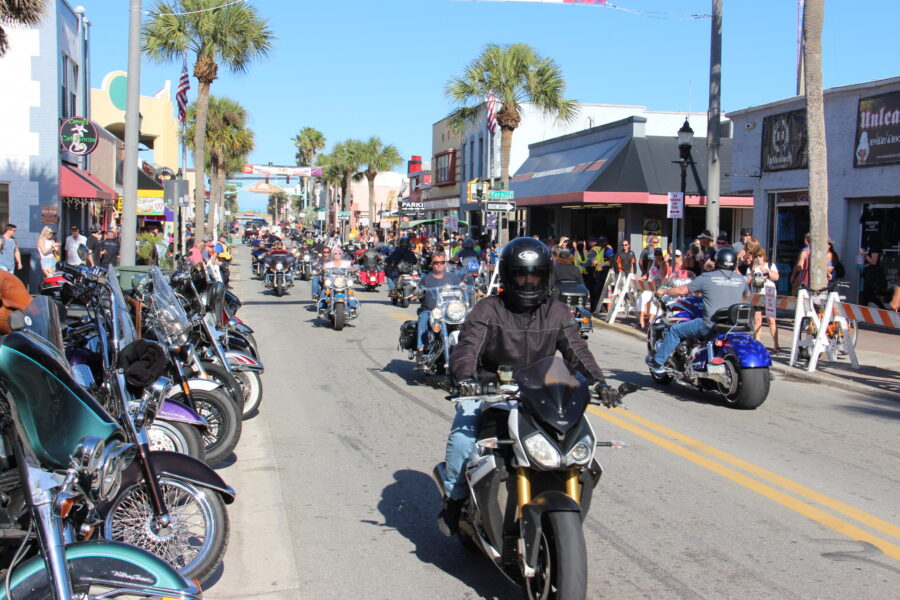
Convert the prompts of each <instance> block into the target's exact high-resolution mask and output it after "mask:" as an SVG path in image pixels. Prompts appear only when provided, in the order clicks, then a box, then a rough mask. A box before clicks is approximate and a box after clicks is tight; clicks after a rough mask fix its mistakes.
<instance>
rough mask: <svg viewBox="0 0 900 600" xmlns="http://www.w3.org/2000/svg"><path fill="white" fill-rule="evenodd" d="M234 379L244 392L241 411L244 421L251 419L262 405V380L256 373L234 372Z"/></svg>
mask: <svg viewBox="0 0 900 600" xmlns="http://www.w3.org/2000/svg"><path fill="white" fill-rule="evenodd" d="M234 378H235V379H237V381H238V383H239V384H241V389H242V390H243V392H244V408H243V410H242V411H241V412H242V416H243V418H244V419H248V418H250V417H252V416H253V415H254V414H255V413H256V411H257V410H258V409H259V405H260V404H261V403H262V393H263V384H262V378H260V376H259V373H257V372H256V371H235V372H234Z"/></svg>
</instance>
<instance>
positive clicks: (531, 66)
mask: <svg viewBox="0 0 900 600" xmlns="http://www.w3.org/2000/svg"><path fill="white" fill-rule="evenodd" d="M565 87H566V83H565V81H564V80H563V75H562V71H561V70H560V68H559V67H558V66H557V65H556V63H555V62H554V61H553V60H552V59H550V58H545V57H543V56H541V55H540V54H538V53H537V51H536V50H534V48H532V47H531V46H528V45H527V44H510V45H506V46H500V45H497V44H488V45H487V46H485V48H484V51H483V52H482V53H481V56H479V57H478V58H476V59H475V60H473V61H472V62H471V63H470V64H469V65H468V66H467V67H466V69H465V72H464V73H463V74H462V75H461V76H459V77H454V78H453V79H451V80H450V81H449V82H448V83H447V87H446V90H445V92H446V94H447V97H449V98H450V99H451V100H452V101H453V102H455V103H456V104H457V106H458V107H457V109H456V110H455V111H454V112H453V113H452V114H451V115H450V122H449V127H450V129H451V131H453V132H454V133H457V134H461V133H463V132H464V131H465V130H466V128H467V127H470V126H471V125H472V123H474V122H475V121H476V119H478V118H482V119H483V118H484V112H483V109H482V105H483V104H484V101H485V98H486V97H487V96H488V94H493V95H494V97H495V98H496V99H497V105H498V106H499V110H498V112H497V124H498V125H499V126H500V131H501V133H500V179H501V181H502V182H503V187H504V188H508V187H509V154H510V149H511V148H512V135H513V131H515V130H516V128H517V127H518V126H519V124H520V122H521V120H522V117H521V114H520V111H521V110H522V106H521V103H522V102H526V101H530V102H533V103H534V104H535V106H537V107H538V108H540V109H541V110H542V111H543V112H544V113H545V114H548V115H555V116H556V118H557V119H559V120H561V121H565V122H571V121H572V120H573V119H574V118H575V117H576V116H577V114H578V105H577V102H576V101H574V100H566V99H565V98H563V91H564V90H565Z"/></svg>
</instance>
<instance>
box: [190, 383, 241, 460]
mask: <svg viewBox="0 0 900 600" xmlns="http://www.w3.org/2000/svg"><path fill="white" fill-rule="evenodd" d="M191 395H192V396H193V397H194V403H195V404H196V406H197V414H199V415H200V416H201V417H203V418H204V419H206V421H207V422H208V423H209V425H208V426H207V428H206V433H204V434H203V445H204V447H205V448H206V464H208V465H209V466H211V467H212V466H215V465H217V464H219V463H220V462H222V461H223V460H225V459H226V458H227V457H228V456H229V455H230V454H231V451H232V450H234V449H235V447H236V446H237V444H238V440H240V439H241V412H240V410H238V407H237V404H235V403H234V401H233V400H232V399H231V398H227V397H226V396H225V394H224V393H222V392H219V391H218V390H191Z"/></svg>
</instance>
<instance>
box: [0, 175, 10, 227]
mask: <svg viewBox="0 0 900 600" xmlns="http://www.w3.org/2000/svg"><path fill="white" fill-rule="evenodd" d="M7 223H9V184H8V183H0V225H6V224H7Z"/></svg>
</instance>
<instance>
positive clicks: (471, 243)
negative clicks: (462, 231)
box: [453, 237, 479, 265]
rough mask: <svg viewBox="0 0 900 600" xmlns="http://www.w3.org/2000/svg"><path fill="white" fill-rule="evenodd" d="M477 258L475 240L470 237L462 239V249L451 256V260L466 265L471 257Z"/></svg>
mask: <svg viewBox="0 0 900 600" xmlns="http://www.w3.org/2000/svg"><path fill="white" fill-rule="evenodd" d="M473 258H474V259H475V260H478V259H479V256H478V251H477V250H475V240H473V239H472V238H470V237H467V238H466V239H464V240H463V243H462V250H460V251H459V252H457V253H456V256H454V257H453V262H455V263H457V264H460V265H467V264H468V263H469V261H470V260H471V259H473Z"/></svg>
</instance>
